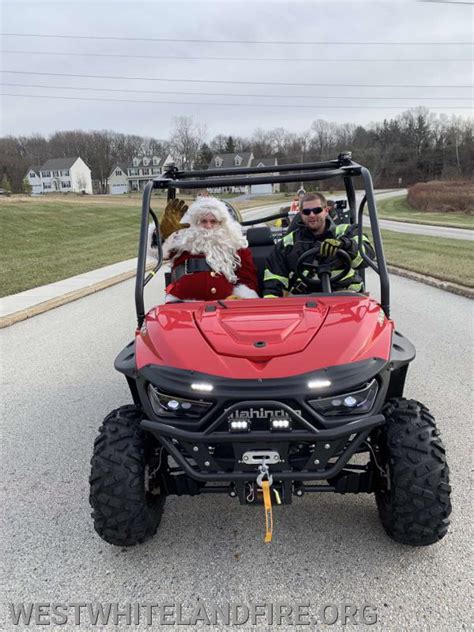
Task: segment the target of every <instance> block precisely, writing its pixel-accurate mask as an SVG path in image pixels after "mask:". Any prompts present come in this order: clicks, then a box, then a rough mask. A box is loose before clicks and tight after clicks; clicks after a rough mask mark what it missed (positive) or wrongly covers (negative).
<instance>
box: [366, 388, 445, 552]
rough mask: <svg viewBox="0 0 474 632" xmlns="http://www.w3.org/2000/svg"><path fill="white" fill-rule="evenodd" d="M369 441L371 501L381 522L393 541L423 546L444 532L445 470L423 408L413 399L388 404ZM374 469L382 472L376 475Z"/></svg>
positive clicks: (440, 445) (435, 431)
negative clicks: (373, 476)
mask: <svg viewBox="0 0 474 632" xmlns="http://www.w3.org/2000/svg"><path fill="white" fill-rule="evenodd" d="M383 412H384V414H385V418H386V425H385V427H384V428H383V429H381V430H380V431H379V434H378V437H377V438H376V440H375V442H374V443H375V446H376V450H377V453H378V455H377V456H376V460H377V461H378V463H377V464H376V465H378V467H376V468H375V471H376V473H377V474H376V481H377V484H376V491H375V497H376V501H377V508H378V511H379V514H380V518H381V520H382V524H383V526H384V528H385V531H386V532H387V533H388V535H389V536H390V537H391V538H393V539H394V540H395V541H397V542H400V543H402V544H409V545H411V546H426V545H429V544H434V543H435V542H438V541H439V540H441V539H442V538H443V537H444V536H445V535H446V533H447V531H448V526H449V515H450V513H451V501H450V492H451V487H450V485H449V468H448V464H447V462H446V455H445V449H444V445H443V443H442V441H441V439H440V437H439V431H438V429H437V428H436V424H435V420H434V418H433V416H432V415H431V414H430V412H429V410H428V409H427V408H426V406H424V405H423V404H421V403H420V402H417V401H415V400H406V399H403V398H400V399H393V400H390V401H389V402H388V403H387V405H386V406H385V408H384V411H383ZM380 469H382V470H383V471H384V475H381V472H380Z"/></svg>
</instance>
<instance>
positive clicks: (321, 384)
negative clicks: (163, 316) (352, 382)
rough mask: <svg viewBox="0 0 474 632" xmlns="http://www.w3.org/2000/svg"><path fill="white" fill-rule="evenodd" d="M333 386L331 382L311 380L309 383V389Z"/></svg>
mask: <svg viewBox="0 0 474 632" xmlns="http://www.w3.org/2000/svg"><path fill="white" fill-rule="evenodd" d="M328 386H331V380H310V381H309V382H308V387H309V388H327V387H328Z"/></svg>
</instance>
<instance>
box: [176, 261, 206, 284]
mask: <svg viewBox="0 0 474 632" xmlns="http://www.w3.org/2000/svg"><path fill="white" fill-rule="evenodd" d="M210 270H212V268H211V266H210V265H209V264H208V263H207V261H206V260H205V259H201V258H199V259H186V261H185V262H184V263H182V264H181V265H179V266H176V268H173V270H172V271H171V282H172V283H176V281H178V280H179V279H180V278H181V277H183V276H185V275H186V274H193V273H194V272H209V271H210Z"/></svg>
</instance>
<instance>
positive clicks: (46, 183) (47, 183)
mask: <svg viewBox="0 0 474 632" xmlns="http://www.w3.org/2000/svg"><path fill="white" fill-rule="evenodd" d="M50 188H51V184H50V183H49V182H44V183H43V189H50Z"/></svg>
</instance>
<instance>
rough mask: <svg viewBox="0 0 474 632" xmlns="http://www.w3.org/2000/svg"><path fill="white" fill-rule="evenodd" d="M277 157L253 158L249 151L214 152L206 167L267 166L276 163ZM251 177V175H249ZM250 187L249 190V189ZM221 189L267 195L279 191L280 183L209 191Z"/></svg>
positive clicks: (223, 188) (230, 191)
mask: <svg viewBox="0 0 474 632" xmlns="http://www.w3.org/2000/svg"><path fill="white" fill-rule="evenodd" d="M277 164H278V160H277V158H255V156H254V155H253V153H252V152H251V151H248V152H247V151H244V152H234V153H222V154H215V155H214V156H213V157H212V159H211V161H210V163H209V165H208V167H207V168H208V169H234V168H237V167H268V166H271V165H277ZM250 177H251V176H250ZM249 189H250V190H249ZM218 190H219V191H223V192H225V193H251V194H253V195H267V194H271V193H277V192H279V191H280V184H279V183H276V184H253V185H252V186H251V187H248V186H234V187H222V188H221V189H215V190H214V189H212V190H211V189H210V191H213V192H217V191H218Z"/></svg>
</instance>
